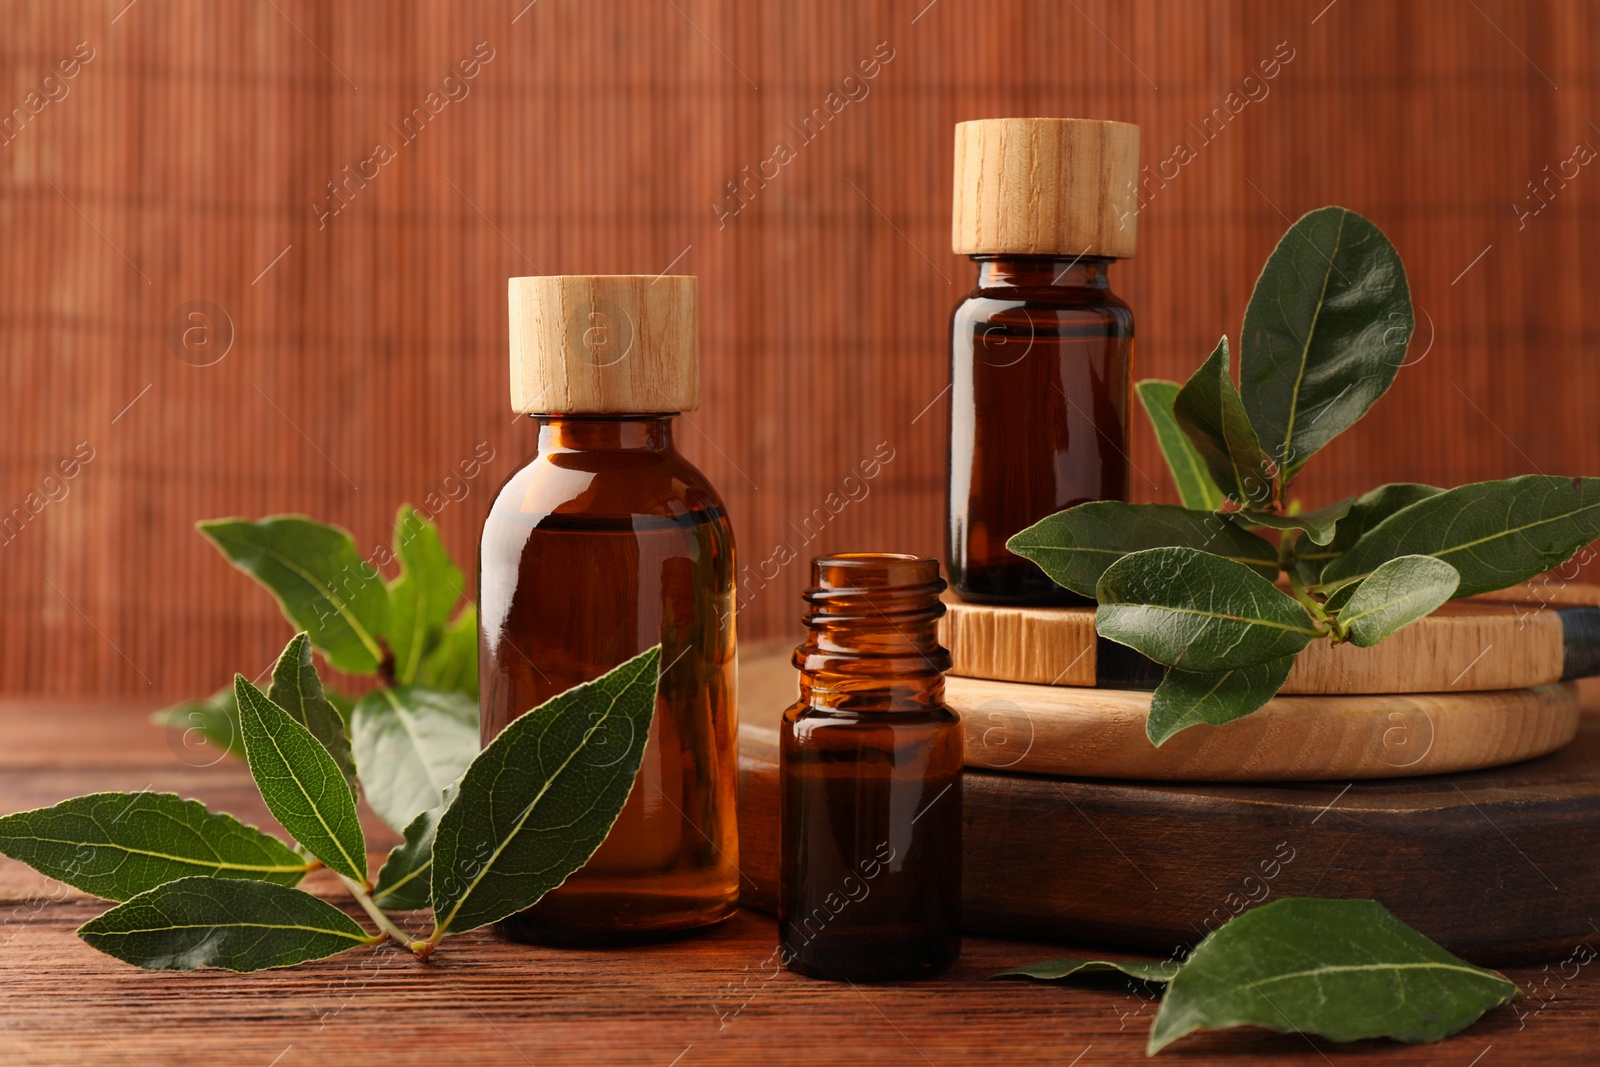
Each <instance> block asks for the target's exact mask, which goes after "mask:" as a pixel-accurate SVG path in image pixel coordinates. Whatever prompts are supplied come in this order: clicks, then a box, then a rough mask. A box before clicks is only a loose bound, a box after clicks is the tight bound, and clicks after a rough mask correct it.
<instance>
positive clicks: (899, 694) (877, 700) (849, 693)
mask: <svg viewBox="0 0 1600 1067" xmlns="http://www.w3.org/2000/svg"><path fill="white" fill-rule="evenodd" d="M811 575H812V586H811V588H809V589H807V590H806V591H805V600H806V604H807V605H808V608H807V611H806V614H805V617H804V618H805V624H806V628H807V633H806V638H805V640H804V641H803V642H802V643H801V645H800V647H799V648H797V649H795V652H794V665H795V666H796V667H798V668H799V669H800V700H801V702H802V703H804V704H806V705H808V706H810V707H813V708H830V709H836V710H840V711H850V712H878V713H896V712H917V711H925V710H928V709H930V708H935V707H942V706H943V704H944V672H945V671H947V670H949V669H950V653H949V652H947V651H946V650H945V649H943V648H941V647H940V645H939V634H938V624H939V618H940V617H941V616H942V615H943V614H944V610H945V609H944V604H943V603H942V602H941V601H940V600H939V594H940V593H942V592H943V591H944V588H945V583H944V580H943V579H942V578H940V577H939V562H938V560H933V559H919V558H918V557H916V556H902V555H891V554H887V553H868V552H851V553H841V554H839V555H835V556H822V557H818V558H817V559H815V560H813V561H812V564H811Z"/></svg>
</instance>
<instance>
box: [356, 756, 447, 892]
mask: <svg viewBox="0 0 1600 1067" xmlns="http://www.w3.org/2000/svg"><path fill="white" fill-rule="evenodd" d="M454 797H455V787H454V786H453V785H452V786H451V787H450V788H449V789H446V790H445V798H444V800H443V801H442V802H441V803H440V804H439V806H438V807H435V808H432V809H430V810H428V811H425V812H423V813H422V814H421V815H418V816H417V817H416V818H415V819H412V820H411V825H409V826H407V827H406V831H405V840H404V841H402V842H400V844H398V845H396V846H395V847H394V848H392V849H390V850H389V856H388V858H387V859H385V860H384V861H383V867H382V868H381V869H380V870H379V871H378V884H377V886H376V888H374V889H373V891H372V899H373V902H374V903H375V904H377V905H378V907H380V908H382V909H384V910H385V911H416V910H418V909H420V908H426V907H428V906H429V905H430V904H431V903H432V901H433V896H432V887H433V837H434V834H435V833H436V832H437V831H438V829H439V817H440V816H441V815H443V814H444V809H445V808H446V807H448V806H449V803H450V801H451V800H452V799H454Z"/></svg>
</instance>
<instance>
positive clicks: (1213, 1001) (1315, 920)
mask: <svg viewBox="0 0 1600 1067" xmlns="http://www.w3.org/2000/svg"><path fill="white" fill-rule="evenodd" d="M1518 995H1519V994H1518V991H1517V987H1516V986H1515V985H1513V984H1512V983H1511V982H1509V981H1508V980H1507V979H1506V978H1505V977H1504V976H1503V975H1500V974H1498V973H1496V972H1494V971H1488V970H1484V969H1483V968H1481V967H1474V966H1473V965H1472V964H1470V963H1467V962H1466V961H1464V960H1461V959H1458V958H1457V957H1455V956H1453V955H1451V954H1450V953H1448V952H1446V951H1445V950H1444V949H1442V948H1440V947H1439V946H1438V945H1436V944H1434V943H1433V942H1432V941H1430V940H1428V939H1427V938H1426V937H1424V936H1422V935H1421V934H1419V933H1418V932H1417V931H1415V930H1413V929H1412V928H1411V927H1409V926H1407V925H1406V924H1405V923H1403V922H1401V921H1400V920H1399V919H1397V918H1395V917H1394V916H1393V915H1392V914H1390V912H1389V910H1388V909H1387V908H1385V907H1384V906H1383V905H1381V904H1379V903H1378V902H1377V901H1373V900H1317V899H1311V898H1304V897H1287V898H1285V899H1282V900H1276V901H1273V902H1272V903H1270V904H1264V905H1262V906H1261V907H1259V908H1253V909H1251V910H1249V911H1246V912H1244V913H1243V914H1241V915H1239V916H1238V917H1236V918H1234V919H1232V920H1230V921H1229V922H1227V923H1226V924H1224V925H1223V926H1222V927H1220V928H1219V929H1217V930H1216V931H1215V932H1214V933H1212V934H1211V935H1210V936H1208V937H1207V938H1206V939H1205V940H1204V941H1202V942H1201V943H1200V944H1199V945H1198V946H1196V948H1195V950H1194V952H1192V953H1191V954H1190V955H1189V958H1188V960H1186V961H1185V962H1184V965H1183V966H1182V968H1180V969H1179V971H1178V974H1177V976H1176V977H1175V978H1174V979H1173V980H1172V982H1171V983H1170V984H1169V985H1168V986H1167V995H1166V997H1165V998H1164V999H1163V1000H1162V1003H1161V1011H1160V1013H1159V1014H1157V1016H1156V1021H1155V1023H1154V1024H1153V1025H1152V1026H1151V1028H1150V1040H1149V1044H1148V1048H1147V1051H1148V1052H1149V1053H1150V1054H1152V1055H1153V1054H1155V1053H1156V1052H1159V1051H1160V1050H1161V1049H1163V1048H1165V1047H1166V1046H1167V1045H1169V1044H1171V1043H1172V1042H1173V1041H1176V1040H1177V1039H1178V1038H1180V1037H1183V1036H1184V1035H1185V1034H1189V1033H1193V1032H1194V1031H1196V1030H1201V1029H1223V1028H1226V1027H1233V1026H1260V1027H1265V1028H1266V1029H1268V1030H1276V1031H1278V1032H1279V1033H1302V1034H1318V1035H1321V1036H1322V1037H1326V1038H1329V1039H1331V1040H1334V1041H1357V1040H1360V1039H1362V1038H1370V1037H1390V1038H1395V1039H1396V1040H1399V1041H1407V1042H1413V1043H1414V1042H1422V1041H1438V1040H1439V1039H1440V1038H1443V1037H1447V1036H1448V1035H1450V1034H1453V1033H1455V1032H1456V1031H1457V1030H1460V1029H1461V1028H1462V1027H1464V1026H1466V1025H1467V1024H1469V1023H1471V1022H1472V1021H1473V1020H1474V1019H1476V1018H1478V1016H1480V1015H1482V1014H1483V1013H1484V1012H1485V1011H1488V1010H1489V1009H1490V1008H1492V1007H1494V1006H1496V1005H1498V1004H1504V1003H1507V1002H1508V1001H1510V1000H1512V999H1514V998H1515V997H1517V996H1518Z"/></svg>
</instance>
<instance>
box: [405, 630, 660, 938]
mask: <svg viewBox="0 0 1600 1067" xmlns="http://www.w3.org/2000/svg"><path fill="white" fill-rule="evenodd" d="M660 662H661V646H660V645H657V646H656V647H654V648H652V649H650V650H649V651H648V652H644V653H641V654H640V655H638V656H635V657H634V658H633V659H630V660H628V661H627V662H625V663H623V664H621V665H619V666H617V667H614V668H613V669H612V670H610V671H608V672H607V673H605V674H603V675H601V676H600V677H599V678H596V679H595V680H594V681H592V682H585V683H584V684H583V685H580V686H576V687H574V688H572V689H569V690H567V691H566V692H565V693H561V694H560V695H558V696H555V697H552V698H551V699H549V700H547V701H545V702H544V703H543V704H541V705H539V706H538V707H537V708H534V709H533V710H532V711H530V712H528V713H526V714H524V715H522V716H520V717H519V718H516V719H514V720H512V722H511V724H510V725H509V726H507V727H506V728H505V729H504V730H502V731H501V732H500V735H499V736H498V737H496V738H495V739H494V740H493V741H491V742H490V743H489V745H488V747H487V748H485V749H484V750H483V753H482V754H481V755H480V756H479V757H478V758H477V759H476V760H474V761H473V762H472V766H471V767H469V768H467V773H466V774H465V775H463V776H462V778H461V784H460V786H459V787H458V789H457V792H456V796H455V799H454V800H453V801H452V802H451V803H450V805H449V807H447V808H446V809H445V813H444V816H443V817H442V818H441V819H440V820H439V826H438V829H437V831H436V833H435V837H434V844H433V911H434V922H435V923H436V929H435V931H434V935H433V937H434V939H437V938H438V937H440V936H443V935H444V934H446V933H460V932H461V931H464V930H470V929H472V928H473V927H476V926H482V925H483V924H485V923H491V922H495V921H496V920H498V919H503V918H505V917H506V916H508V915H512V914H514V913H516V912H518V911H521V910H522V909H523V908H526V907H529V906H530V905H532V904H534V903H535V902H537V901H538V900H539V898H540V897H542V896H544V895H545V893H547V892H549V891H550V890H551V889H554V888H555V887H556V886H558V885H560V884H561V883H562V882H564V881H565V880H566V879H567V876H568V875H570V874H571V873H572V872H573V871H575V870H577V869H578V868H579V867H581V866H583V864H584V862H585V861H587V860H588V858H589V856H590V855H591V854H592V853H593V852H594V850H595V849H596V848H598V847H599V846H600V842H601V841H603V840H605V836H606V834H607V833H608V832H610V830H611V824H612V823H614V822H615V821H616V818H617V814H618V813H619V812H621V811H622V805H623V803H624V802H625V801H626V800H627V799H628V794H629V792H630V791H631V790H632V789H633V781H634V777H635V775H636V774H637V773H638V770H639V763H640V760H641V759H642V757H643V755H644V746H645V740H646V738H647V736H648V734H649V732H650V719H651V716H652V715H653V714H654V711H655V705H656V676H657V672H658V670H659V667H660Z"/></svg>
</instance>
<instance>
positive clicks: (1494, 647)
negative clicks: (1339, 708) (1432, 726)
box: [939, 585, 1600, 694]
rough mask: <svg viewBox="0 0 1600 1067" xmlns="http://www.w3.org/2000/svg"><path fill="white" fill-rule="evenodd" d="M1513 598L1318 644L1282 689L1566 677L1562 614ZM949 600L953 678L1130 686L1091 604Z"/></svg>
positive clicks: (1596, 594) (1510, 682) (1379, 689)
mask: <svg viewBox="0 0 1600 1067" xmlns="http://www.w3.org/2000/svg"><path fill="white" fill-rule="evenodd" d="M1519 588H1521V587H1519ZM1514 592H1515V591H1514V590H1507V591H1506V594H1507V596H1505V597H1502V598H1497V599H1493V600H1456V601H1451V602H1449V603H1447V604H1445V605H1443V606H1441V607H1440V608H1439V610H1438V611H1436V612H1434V613H1433V614H1432V615H1430V616H1429V617H1428V618H1426V619H1423V620H1421V621H1420V622H1416V623H1413V624H1412V625H1410V626H1408V627H1406V628H1405V629H1404V630H1401V631H1400V632H1399V633H1397V634H1394V635H1393V636H1391V637H1389V638H1386V639H1385V640H1384V641H1383V642H1382V643H1381V644H1377V645H1374V646H1372V647H1371V648H1360V647H1357V646H1356V645H1353V644H1348V643H1346V644H1340V645H1330V644H1328V643H1327V642H1324V641H1317V642H1313V643H1312V644H1311V646H1310V647H1309V648H1308V649H1307V651H1305V652H1303V653H1301V654H1300V655H1299V656H1298V657H1297V658H1296V659H1295V661H1294V667H1293V668H1291V669H1290V671H1289V678H1288V680H1287V681H1285V682H1284V684H1283V689H1282V690H1281V691H1282V692H1284V693H1307V694H1310V693H1436V692H1475V691H1482V690H1500V689H1521V688H1525V687H1528V686H1536V685H1547V684H1549V683H1551V682H1558V681H1560V680H1561V679H1562V678H1563V677H1565V676H1566V675H1564V674H1563V670H1564V667H1565V664H1566V652H1567V633H1566V630H1565V628H1564V627H1563V625H1562V619H1561V617H1560V615H1559V614H1558V613H1557V612H1556V611H1555V610H1547V608H1548V607H1549V605H1546V604H1538V603H1526V602H1522V601H1514V600H1511V599H1510V594H1512V593H1514ZM1577 595H1578V596H1580V597H1581V598H1582V599H1575V600H1574V599H1572V596H1573V594H1568V595H1567V596H1568V599H1567V601H1565V602H1567V603H1589V604H1593V603H1600V590H1596V588H1595V587H1594V586H1592V585H1585V586H1582V587H1581V590H1580V592H1579V593H1578V594H1577ZM1552 603H1554V602H1552ZM945 604H946V606H947V608H948V610H947V611H946V612H945V616H944V618H943V619H941V620H940V623H939V643H940V644H942V645H944V646H945V647H946V648H948V649H949V650H950V658H951V662H952V664H953V666H952V667H951V673H952V674H956V675H961V676H964V677H968V678H992V679H996V680H998V681H1006V682H1027V683H1037V684H1044V685H1057V686H1092V685H1095V684H1097V683H1098V684H1100V685H1106V684H1112V685H1117V684H1127V682H1126V681H1125V680H1124V679H1121V678H1119V677H1117V676H1116V675H1115V673H1113V674H1111V675H1110V676H1109V677H1108V675H1107V673H1106V672H1105V671H1104V670H1102V669H1101V668H1100V665H1099V659H1100V658H1101V656H1100V653H1101V650H1102V649H1103V647H1104V644H1103V643H1102V642H1098V641H1097V639H1096V635H1095V629H1094V609H1093V608H1009V607H995V606H992V605H988V604H968V603H965V602H963V601H961V600H960V599H959V598H956V597H954V596H951V595H948V594H947V595H946V597H945ZM1128 658H1129V657H1128V656H1126V655H1124V656H1123V657H1122V659H1128ZM1119 662H1120V661H1119ZM1155 677H1156V678H1159V674H1156V675H1155Z"/></svg>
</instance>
